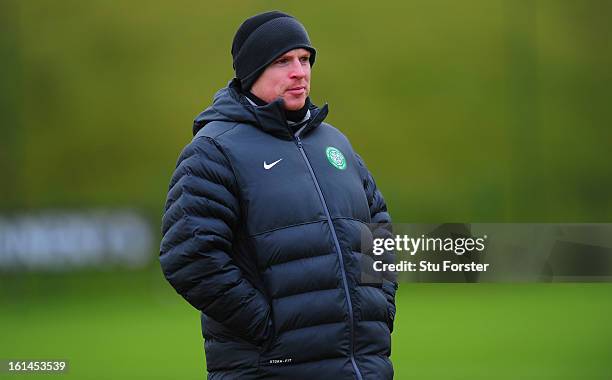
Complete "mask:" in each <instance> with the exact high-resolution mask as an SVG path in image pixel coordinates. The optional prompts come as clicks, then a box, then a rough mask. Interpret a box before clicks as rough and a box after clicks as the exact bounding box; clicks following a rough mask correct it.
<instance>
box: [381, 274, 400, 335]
mask: <svg viewBox="0 0 612 380" xmlns="http://www.w3.org/2000/svg"><path fill="white" fill-rule="evenodd" d="M382 290H383V293H384V294H385V298H386V299H387V325H388V326H389V331H390V332H393V324H394V322H395V313H396V307H395V292H396V290H397V284H395V283H393V282H391V281H389V280H387V279H383V281H382Z"/></svg>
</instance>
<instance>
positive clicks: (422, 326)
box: [0, 271, 612, 379]
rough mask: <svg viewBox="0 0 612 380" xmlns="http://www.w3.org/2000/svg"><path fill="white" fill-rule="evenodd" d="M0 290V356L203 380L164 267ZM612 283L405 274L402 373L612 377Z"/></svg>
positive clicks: (197, 344) (85, 375)
mask: <svg viewBox="0 0 612 380" xmlns="http://www.w3.org/2000/svg"><path fill="white" fill-rule="evenodd" d="M1 289H2V293H0V296H1V298H0V299H1V300H2V302H1V305H2V306H1V313H0V326H2V329H1V331H2V332H1V336H2V339H1V342H2V344H0V359H9V358H32V359H44V358H62V359H68V360H69V362H70V371H69V373H67V374H66V375H64V376H62V378H64V377H66V378H75V379H124V378H125V379H128V378H129V379H134V378H147V379H202V378H204V367H205V364H204V353H203V349H202V338H201V335H200V327H199V317H198V313H197V312H196V311H195V310H192V309H191V307H190V306H189V305H187V304H186V303H185V302H184V301H182V299H180V298H179V296H178V295H176V294H175V293H174V291H173V290H172V289H171V288H170V287H169V285H167V284H166V283H165V282H164V280H163V279H162V277H161V274H160V273H159V272H157V271H152V272H121V273H114V272H113V273H99V272H98V273H81V274H71V275H53V276H25V277H22V276H15V275H11V276H6V275H3V276H2V288H1ZM611 291H612V284H409V283H404V284H402V285H401V287H400V290H399V293H398V296H397V303H398V315H397V319H396V331H395V332H394V333H393V356H392V359H393V362H394V365H395V370H396V378H397V379H412V378H414V379H468V378H469V379H490V378H495V379H531V378H533V379H609V378H610V376H611V375H612V364H610V360H609V359H610V358H611V357H612V327H610V326H609V324H608V323H609V316H610V315H611V312H612V299H611V297H610V293H611ZM0 376H2V375H0ZM4 376H5V377H6V378H16V377H15V376H8V375H4Z"/></svg>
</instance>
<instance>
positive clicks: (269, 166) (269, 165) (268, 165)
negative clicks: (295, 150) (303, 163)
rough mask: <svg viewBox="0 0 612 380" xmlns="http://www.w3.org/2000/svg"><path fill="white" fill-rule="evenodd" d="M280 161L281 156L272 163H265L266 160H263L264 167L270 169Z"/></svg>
mask: <svg viewBox="0 0 612 380" xmlns="http://www.w3.org/2000/svg"><path fill="white" fill-rule="evenodd" d="M281 161H282V158H281V159H279V160H276V161H274V162H273V163H271V164H266V161H264V169H266V170H270V169H272V166H274V165H276V164H278V163H279V162H281Z"/></svg>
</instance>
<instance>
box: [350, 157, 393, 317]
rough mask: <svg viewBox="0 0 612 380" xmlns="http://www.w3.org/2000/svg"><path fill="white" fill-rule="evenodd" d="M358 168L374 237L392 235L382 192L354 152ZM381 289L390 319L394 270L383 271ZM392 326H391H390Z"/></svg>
mask: <svg viewBox="0 0 612 380" xmlns="http://www.w3.org/2000/svg"><path fill="white" fill-rule="evenodd" d="M355 156H356V158H357V162H358V164H359V168H360V171H361V178H362V180H363V188H364V190H365V193H366V197H367V199H368V206H369V207H370V219H371V223H373V224H378V226H377V228H376V229H375V231H374V235H375V236H376V237H382V238H388V237H393V232H392V228H391V216H390V215H389V212H388V211H387V204H386V203H385V199H384V198H383V196H382V193H381V192H380V190H379V189H378V187H377V186H376V182H375V181H374V178H373V177H372V173H370V171H369V170H368V168H367V166H366V165H365V162H364V161H363V159H362V158H361V157H360V156H359V155H358V154H357V153H355ZM382 260H383V262H385V263H394V262H395V254H393V253H387V254H385V255H384V256H383V258H382ZM382 287H383V290H384V292H385V296H386V297H387V301H389V305H390V310H389V313H390V314H391V315H390V316H389V317H390V319H391V321H393V320H394V319H395V310H396V309H395V293H396V291H397V288H398V283H397V276H396V274H395V272H384V273H383V284H382ZM391 328H392V327H391Z"/></svg>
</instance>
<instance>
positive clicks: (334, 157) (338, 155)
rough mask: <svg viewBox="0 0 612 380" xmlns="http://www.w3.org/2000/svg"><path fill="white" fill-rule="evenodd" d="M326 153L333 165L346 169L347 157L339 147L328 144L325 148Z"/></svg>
mask: <svg viewBox="0 0 612 380" xmlns="http://www.w3.org/2000/svg"><path fill="white" fill-rule="evenodd" d="M325 155H326V156H327V161H329V163H330V164H332V166H334V167H335V168H337V169H340V170H344V169H346V159H345V158H344V155H343V154H342V152H341V151H340V150H339V149H338V148H334V147H333V146H328V147H327V149H325Z"/></svg>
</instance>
